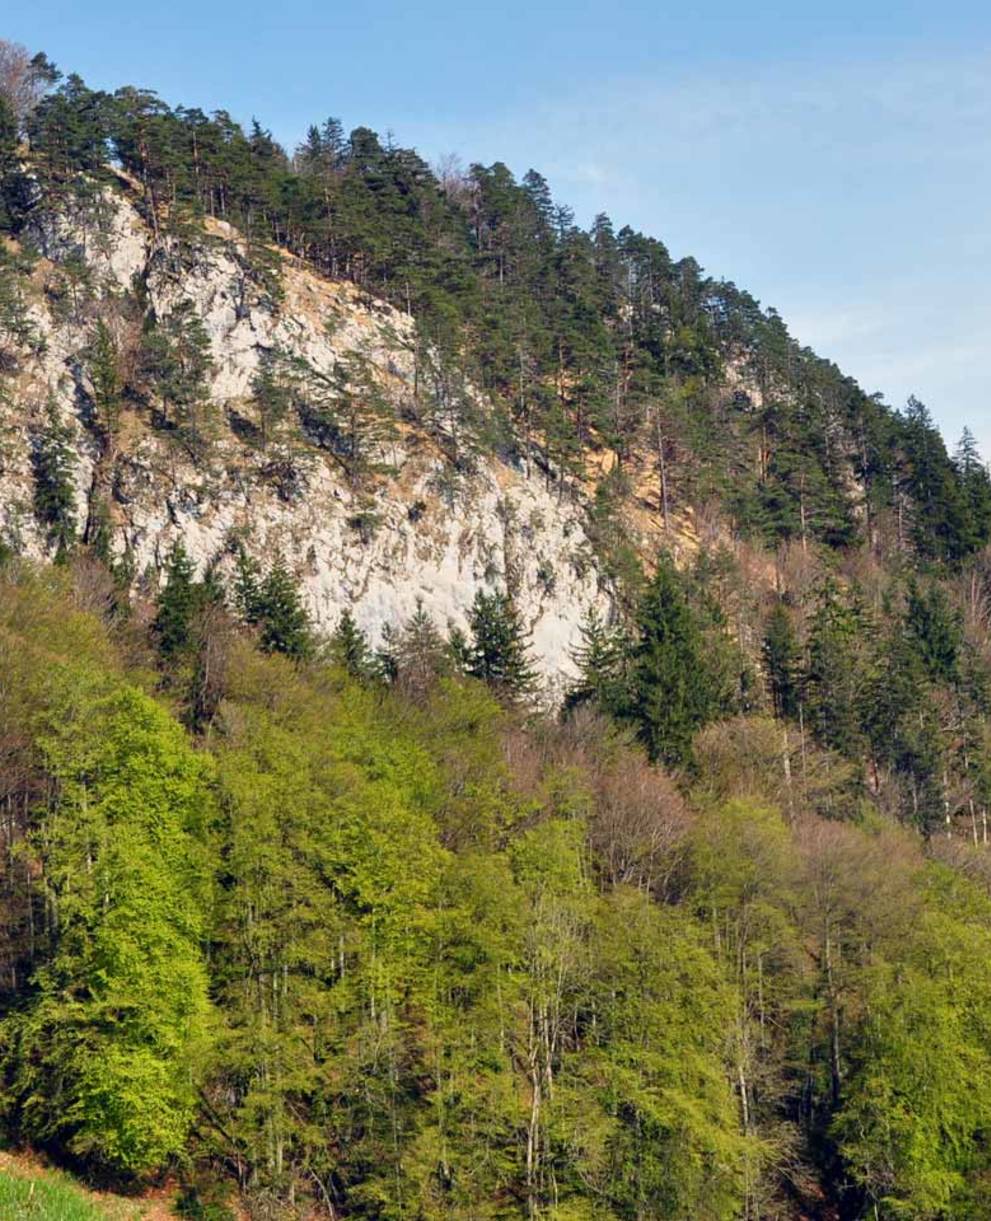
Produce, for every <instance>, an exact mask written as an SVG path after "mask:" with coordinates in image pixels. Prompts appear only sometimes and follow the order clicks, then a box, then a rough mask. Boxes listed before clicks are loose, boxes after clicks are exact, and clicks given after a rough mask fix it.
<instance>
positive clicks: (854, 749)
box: [804, 582, 869, 758]
mask: <svg viewBox="0 0 991 1221" xmlns="http://www.w3.org/2000/svg"><path fill="white" fill-rule="evenodd" d="M868 631H869V625H868V622H867V619H866V616H865V615H864V612H863V608H862V607H861V606H860V605H859V603H858V602H857V600H856V599H855V598H851V597H848V596H847V595H846V594H845V592H844V591H841V590H840V589H839V588H838V587H837V586H836V585H835V584H833V583H832V582H829V583H827V584H826V585H825V586H824V587H823V588H822V589H821V590H820V592H819V597H818V603H817V605H816V609H815V611H814V613H813V615H812V617H811V620H810V622H809V640H808V669H807V671H806V674H805V684H804V685H805V700H806V706H807V713H808V720H809V724H810V726H811V727H812V730H813V732H814V733H815V734H816V735H817V736H818V738H819V740H820V741H821V742H822V743H823V744H824V745H825V746H829V747H831V748H832V749H833V750H837V751H839V752H840V753H841V754H844V755H848V756H850V757H851V758H852V757H855V756H856V755H857V753H858V751H859V750H860V747H861V729H860V722H859V717H858V712H859V701H860V692H861V687H862V684H863V683H864V681H865V680H866V676H867V673H868V669H867V666H866V664H865V663H866V660H867V657H868V652H867V649H866V646H867V643H868V641H867V633H868Z"/></svg>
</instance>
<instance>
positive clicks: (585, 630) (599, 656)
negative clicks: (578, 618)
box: [565, 606, 630, 713]
mask: <svg viewBox="0 0 991 1221" xmlns="http://www.w3.org/2000/svg"><path fill="white" fill-rule="evenodd" d="M579 631H580V634H581V644H579V645H578V647H577V648H576V649H575V651H574V652H573V653H572V659H573V661H574V663H575V665H576V666H577V667H578V671H579V678H578V681H577V682H576V683H575V685H574V686H573V687H572V688H571V690H570V691H569V692H568V694H567V696H566V697H565V708H566V709H572V708H576V707H578V706H579V705H580V704H585V703H588V702H590V701H594V702H595V703H597V704H598V705H599V707H600V708H601V709H602V710H603V711H604V712H611V713H618V712H620V711H621V710H622V709H623V708H624V706H625V705H626V703H627V700H628V692H627V690H626V677H627V660H628V657H629V651H630V644H629V641H628V640H627V639H626V638H625V636H624V635H623V633H622V632H621V631H619V630H618V629H617V628H614V627H609V626H608V625H607V624H606V623H604V622H603V619H602V616H601V614H600V613H599V611H598V609H597V607H595V606H593V607H591V608H590V610H589V612H588V615H587V617H586V619H585V621H584V622H583V623H582V625H581V627H580V628H579Z"/></svg>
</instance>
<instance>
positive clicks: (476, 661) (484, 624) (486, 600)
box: [466, 590, 537, 703]
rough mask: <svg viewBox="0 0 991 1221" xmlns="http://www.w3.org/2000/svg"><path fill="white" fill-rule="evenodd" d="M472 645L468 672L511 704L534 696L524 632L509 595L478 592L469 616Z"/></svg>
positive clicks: (533, 680)
mask: <svg viewBox="0 0 991 1221" xmlns="http://www.w3.org/2000/svg"><path fill="white" fill-rule="evenodd" d="M468 622H469V626H470V628H471V646H470V649H469V653H468V661H467V667H466V670H467V673H468V674H470V675H471V677H472V678H478V679H481V680H482V682H484V683H487V684H488V685H489V686H490V687H491V688H492V690H493V691H494V692H495V693H496V694H497V695H498V696H499V698H500V699H503V700H506V701H508V702H510V703H512V702H519V701H523V700H525V699H526V698H527V697H528V696H530V695H531V694H532V693H533V690H534V687H535V685H536V681H537V680H536V674H535V673H534V670H533V667H532V666H531V664H530V659H529V657H528V655H527V653H528V647H527V642H526V633H525V630H524V628H523V625H522V623H521V622H520V619H519V615H518V613H517V611H516V608H515V606H514V605H513V602H512V599H511V598H510V597H509V595H508V594H503V593H491V594H487V593H485V592H484V590H479V591H478V593H477V594H476V595H475V601H474V603H473V604H472V607H471V610H470V611H469V613H468Z"/></svg>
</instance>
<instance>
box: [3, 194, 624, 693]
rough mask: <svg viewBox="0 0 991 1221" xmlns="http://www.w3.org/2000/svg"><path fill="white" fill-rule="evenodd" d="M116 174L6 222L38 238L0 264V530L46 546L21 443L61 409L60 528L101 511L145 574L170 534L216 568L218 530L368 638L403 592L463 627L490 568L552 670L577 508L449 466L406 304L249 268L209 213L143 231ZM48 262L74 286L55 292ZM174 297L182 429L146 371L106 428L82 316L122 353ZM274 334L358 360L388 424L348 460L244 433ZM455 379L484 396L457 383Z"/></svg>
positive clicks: (131, 350)
mask: <svg viewBox="0 0 991 1221" xmlns="http://www.w3.org/2000/svg"><path fill="white" fill-rule="evenodd" d="M127 191H128V188H127V186H126V184H125V183H123V182H122V183H120V184H119V185H118V186H117V187H115V188H112V187H105V188H103V189H102V190H101V191H100V193H99V194H98V195H97V196H96V197H95V198H94V199H91V200H89V201H87V206H86V208H85V209H82V208H80V209H77V210H76V211H75V212H73V211H72V210H71V209H66V210H65V211H62V212H50V211H47V210H46V211H41V212H40V214H38V215H36V216H34V217H33V218H32V221H31V223H30V224H29V225H28V226H27V227H26V228H25V230H24V232H23V233H22V235H21V247H22V248H23V247H24V246H33V247H34V248H36V249H37V250H38V252H39V254H40V256H41V257H40V258H39V259H38V260H37V262H36V263H35V264H34V266H33V267H32V268H31V270H30V273H29V274H26V273H24V274H20V275H18V274H16V273H14V272H13V271H11V269H10V268H9V267H8V268H7V270H6V273H5V274H6V275H7V277H8V289H7V291H8V292H9V293H13V294H14V295H15V296H16V298H18V299H19V300H21V301H22V302H23V306H24V321H25V328H26V329H25V330H24V332H23V336H22V339H21V341H20V342H18V341H17V339H16V336H15V337H14V342H13V343H10V344H9V346H8V348H7V360H8V365H9V366H10V367H11V368H14V367H16V374H14V375H12V376H11V375H9V376H8V378H7V393H6V395H5V397H4V402H3V406H2V408H0V410H2V426H3V428H4V431H5V434H6V435H7V436H8V437H9V438H11V440H10V442H9V443H8V446H7V449H6V454H5V461H4V463H3V470H2V473H0V512H2V520H3V531H4V537H5V540H6V542H7V544H8V545H9V546H11V547H14V548H16V550H18V551H22V552H24V553H26V554H29V555H34V556H45V555H51V554H52V551H53V544H51V543H50V542H47V541H46V534H45V527H44V523H43V522H41V521H39V519H38V514H37V513H36V512H35V511H34V508H33V503H34V500H35V497H36V488H37V478H38V471H37V467H38V461H37V449H38V446H39V445H41V444H43V434H44V432H45V429H46V427H53V426H58V425H62V426H66V427H68V429H69V430H70V433H69V435H68V437H67V440H68V444H69V445H70V447H71V449H72V451H73V452H74V454H75V455H76V456H77V459H78V460H77V461H75V462H74V463H73V464H72V465H73V467H74V470H73V481H74V505H73V506H72V512H73V514H74V516H75V518H76V519H77V521H78V524H79V530H80V533H81V535H82V536H83V537H85V538H89V539H92V538H93V537H94V536H95V533H96V531H97V529H98V526H99V527H100V528H102V529H103V530H104V531H105V532H106V535H107V541H108V544H109V549H110V552H111V553H112V555H113V556H114V557H115V558H116V559H117V560H126V563H127V566H128V569H129V571H131V572H132V573H133V574H134V577H135V579H137V580H138V581H140V582H144V584H145V586H146V587H147V586H149V585H150V586H152V587H154V586H155V585H156V584H157V580H158V574H159V572H160V570H161V569H162V567H163V564H164V561H165V558H166V557H167V555H168V553H169V551H170V549H171V547H172V545H173V543H174V542H175V541H176V540H178V539H182V540H183V542H184V544H185V546H186V549H187V551H188V552H189V554H190V556H191V558H192V559H193V560H194V562H195V564H196V566H197V567H198V568H199V569H200V570H201V571H202V570H204V569H205V568H206V567H207V566H208V565H212V564H214V563H217V562H219V563H220V564H221V566H222V567H223V566H229V564H230V562H231V554H232V548H233V546H234V544H235V543H237V544H239V545H242V546H243V547H244V548H245V550H246V551H247V553H248V554H249V555H251V556H254V557H256V558H258V559H259V560H260V561H262V562H263V563H264V564H267V563H269V562H270V561H271V559H272V558H273V557H274V556H275V555H279V556H281V557H282V558H283V559H284V560H285V561H286V563H287V564H288V565H289V567H290V568H291V570H292V571H293V572H294V573H295V574H296V576H297V577H298V579H299V581H300V583H301V587H302V589H303V592H304V596H305V601H306V603H307V606H308V608H309V609H310V611H311V613H312V615H313V618H314V620H315V622H316V624H317V625H318V626H319V627H321V628H325V629H331V628H333V626H334V625H335V623H336V621H337V619H338V618H339V616H340V614H341V612H342V610H343V609H344V608H345V607H348V608H351V607H353V609H354V613H355V617H356V620H357V622H358V623H359V625H360V626H362V627H363V628H365V629H366V630H367V631H368V632H369V634H370V635H371V637H372V639H373V640H374V641H376V642H377V641H378V640H379V639H380V638H381V630H382V628H383V627H384V626H385V625H387V624H395V623H397V622H401V621H402V620H404V619H406V618H407V617H408V616H409V615H410V614H411V613H412V612H413V611H414V609H415V607H416V605H417V603H418V602H422V604H423V607H424V609H425V610H426V611H427V612H428V613H429V614H430V615H431V616H432V617H433V618H434V619H435V621H436V622H437V623H438V624H439V625H440V626H442V627H443V626H445V625H448V624H453V625H456V626H463V625H464V622H465V612H466V610H467V608H468V607H469V606H470V605H471V603H472V600H473V598H474V596H475V593H476V591H477V590H479V589H486V588H489V587H492V586H495V585H503V584H504V585H506V586H507V587H508V588H509V589H510V590H511V591H512V592H513V594H514V597H515V599H516V602H517V606H518V608H519V611H520V613H521V615H522V616H523V619H524V621H525V623H526V625H527V627H528V628H530V629H531V630H532V639H533V648H534V654H535V659H536V660H537V661H538V662H539V665H540V668H541V670H542V672H543V673H544V675H545V676H546V677H547V678H549V679H557V678H559V677H560V676H561V675H566V674H569V673H570V672H571V662H570V654H571V652H572V650H573V649H574V646H575V645H576V643H577V639H578V625H579V624H580V622H581V621H582V618H583V616H585V615H586V613H587V612H588V610H589V608H590V607H592V606H598V607H599V608H600V609H605V608H606V606H607V603H608V599H607V596H606V594H605V591H604V589H603V582H602V580H601V578H600V576H599V573H598V571H597V568H596V564H595V559H594V555H593V552H592V547H591V544H590V542H589V538H588V536H587V534H586V530H585V522H584V514H583V511H582V509H581V506H580V504H578V503H576V502H575V501H574V499H573V498H570V497H567V496H563V495H562V494H561V489H560V488H558V487H555V486H554V485H553V484H552V483H550V482H549V481H548V480H547V479H546V478H545V477H543V476H542V475H540V474H539V473H537V472H534V473H533V474H532V475H531V476H529V477H528V475H527V473H526V472H525V471H524V470H523V469H521V467H520V466H519V464H510V463H507V462H500V461H499V460H498V459H496V458H495V457H493V456H483V457H481V458H479V459H478V460H475V461H472V462H471V463H470V464H469V463H464V464H462V468H461V469H456V468H455V467H453V466H452V464H451V462H450V461H449V460H448V459H447V458H446V457H445V455H444V454H443V453H442V452H441V450H440V449H439V447H438V445H437V443H436V441H435V440H434V439H433V438H432V437H431V436H430V435H429V433H428V430H427V429H426V428H425V427H423V426H422V422H420V421H418V419H417V413H416V409H415V405H414V401H413V400H414V381H415V379H416V378H417V376H418V370H417V368H416V361H417V359H419V360H420V361H421V363H422V361H423V356H422V354H420V355H419V356H417V349H418V340H417V334H416V326H415V323H414V322H413V320H412V319H411V318H410V317H409V316H408V315H405V314H402V313H399V312H398V311H396V310H395V309H393V308H391V307H390V306H388V305H386V304H385V303H383V302H381V301H376V300H375V299H374V298H371V297H368V296H367V295H366V294H363V293H361V292H360V291H359V290H358V289H357V288H355V287H354V286H353V285H350V284H347V283H341V282H335V281H331V280H327V279H326V278H324V277H321V276H320V275H318V274H317V273H316V272H314V271H311V270H310V269H308V268H306V267H305V266H304V265H302V264H300V263H299V262H298V261H296V260H293V259H291V258H289V257H287V256H284V255H272V254H269V256H268V265H267V267H266V268H265V269H264V271H263V272H259V271H257V270H256V269H255V268H254V267H253V266H252V262H251V256H250V255H249V252H248V251H247V250H246V246H245V243H244V241H243V240H242V239H240V238H239V236H238V235H237V233H236V232H235V231H234V230H233V229H231V227H230V226H228V225H226V224H224V223H222V222H218V221H212V222H209V223H208V225H207V226H206V227H204V228H202V229H200V228H193V229H192V230H190V231H188V232H187V233H185V234H184V235H183V237H182V238H174V237H159V238H156V236H155V234H154V233H153V231H152V230H151V229H150V228H149V226H148V225H147V224H146V223H145V222H144V221H143V219H142V218H141V216H140V215H139V213H138V211H137V210H136V208H135V207H134V205H133V203H132V202H131V201H130V200H129V198H128V194H127ZM67 269H70V271H71V274H72V275H73V276H75V277H77V278H78V279H79V280H80V281H81V282H82V281H84V282H85V287H84V288H79V289H78V290H75V291H72V292H70V296H69V297H63V296H61V295H60V294H61V293H62V291H63V283H64V280H63V278H64V277H65V276H66V275H67V274H68V273H67ZM138 302H140V304H138ZM184 311H185V312H187V313H190V314H191V315H192V316H193V317H194V318H195V319H196V321H197V323H198V324H201V325H202V329H203V333H204V334H205V337H206V339H207V341H208V353H207V355H208V359H209V365H210V367H209V369H208V370H207V372H206V376H205V385H204V388H203V394H202V400H203V408H202V410H203V414H204V416H206V417H208V421H207V422H206V423H205V424H204V427H203V431H204V439H203V443H202V444H199V441H197V443H196V444H192V445H191V444H184V443H183V442H182V440H177V438H176V436H175V435H173V434H170V433H169V432H168V431H167V429H163V428H158V429H156V428H154V427H152V426H151V425H150V423H149V416H150V407H151V406H153V405H154V402H155V399H154V391H152V392H151V393H150V394H149V399H148V400H146V401H144V402H140V401H138V399H137V395H138V394H140V393H141V390H140V389H138V390H135V391H133V393H134V396H135V397H134V399H133V400H132V401H130V402H127V401H124V402H123V403H122V410H121V412H120V424H119V427H118V430H117V435H115V436H113V437H112V438H108V437H107V435H106V433H105V431H101V427H100V421H99V418H98V417H99V409H98V407H97V406H96V403H95V401H94V396H95V395H96V394H97V391H96V390H95V389H94V384H93V376H94V373H93V367H92V360H90V359H89V358H88V356H87V352H88V351H89V350H90V348H89V346H88V345H90V344H91V342H92V336H93V332H94V327H95V326H96V325H97V324H98V323H100V322H102V323H103V324H104V325H105V326H106V327H107V329H108V330H109V332H110V334H111V336H112V338H113V344H114V350H115V353H116V355H115V359H116V360H117V362H118V363H119V364H120V366H121V367H124V366H125V365H129V366H130V367H131V368H133V367H134V366H135V364H136V363H139V362H140V360H141V355H140V348H141V344H142V338H143V337H146V336H147V333H148V331H149V330H150V329H151V330H153V329H154V326H155V325H156V324H161V322H162V321H163V320H166V321H167V320H168V319H170V318H173V317H177V316H181V315H183V313H184ZM273 353H277V354H278V359H279V361H280V365H281V367H282V368H283V369H286V370H292V371H293V376H295V377H296V378H297V379H298V378H300V377H302V378H305V379H307V380H309V381H311V382H319V383H320V384H321V385H324V386H332V387H333V388H334V392H335V393H338V394H339V393H341V392H342V390H341V385H340V383H338V382H335V380H334V379H335V378H337V377H338V376H339V374H340V371H341V370H343V369H345V368H348V367H349V366H348V362H349V361H357V362H360V363H361V370H362V374H361V376H363V377H364V378H365V384H364V386H363V390H362V393H364V394H365V395H366V396H369V395H376V396H381V403H380V404H379V408H380V410H381V413H382V415H383V418H384V419H386V420H387V421H388V428H387V429H385V430H383V435H381V436H376V437H374V438H373V439H372V440H371V441H370V442H369V447H370V449H371V450H373V451H374V452H373V453H370V454H369V460H368V463H367V466H368V468H369V469H368V470H367V471H365V472H363V473H362V477H361V478H360V480H359V479H356V478H354V477H351V475H350V474H349V472H348V471H347V469H346V467H345V466H342V462H341V457H340V450H339V449H337V450H335V448H334V442H333V440H332V441H331V442H329V443H328V444H327V445H322V444H321V442H320V438H319V437H315V436H314V434H313V431H312V429H311V430H310V431H309V432H307V428H306V424H305V421H304V423H302V424H300V423H299V422H298V421H297V419H296V415H295V413H294V414H293V420H292V421H291V422H290V421H288V420H287V421H280V422H279V435H278V436H277V437H275V438H269V439H268V440H267V441H266V443H265V444H264V445H262V444H261V442H260V440H259V437H258V434H257V429H256V427H255V425H254V424H253V423H252V420H253V419H254V418H255V417H256V401H255V400H256V388H257V379H258V377H259V369H260V367H261V363H262V362H263V361H264V360H265V358H266V357H271V355H272V354H273ZM351 368H352V370H353V366H351ZM349 376H353V373H352V374H349ZM419 376H420V377H421V378H422V377H423V372H422V369H421V370H420V371H419ZM139 378H140V374H138V375H136V377H135V385H138V384H139V381H138V379H139ZM462 392H463V393H465V394H468V395H472V396H474V397H475V398H477V399H478V407H479V410H480V411H484V410H485V406H484V401H483V400H482V399H481V397H480V396H479V395H478V392H477V391H474V390H472V389H471V388H470V387H466V388H465V389H464V390H463V391H462ZM124 393H126V391H124V390H122V395H123V394H124ZM369 410H371V408H369ZM207 434H208V435H207ZM101 515H102V517H101ZM98 518H100V521H99V522H98ZM104 518H105V519H106V520H103V519H104Z"/></svg>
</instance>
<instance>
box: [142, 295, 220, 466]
mask: <svg viewBox="0 0 991 1221" xmlns="http://www.w3.org/2000/svg"><path fill="white" fill-rule="evenodd" d="M141 372H142V375H143V377H144V380H145V385H146V386H147V390H148V393H149V395H150V396H151V397H153V398H156V399H158V401H159V402H160V403H161V406H162V419H163V420H164V422H165V424H166V425H167V426H168V427H170V428H171V429H173V430H174V431H175V432H176V434H177V435H178V436H179V437H181V438H182V440H183V441H185V442H186V443H187V444H188V445H189V446H191V447H193V448H194V449H200V448H202V446H203V444H204V443H205V441H206V440H207V437H208V428H207V423H208V415H209V399H208V393H207V391H208V379H209V377H210V375H211V373H212V372H213V361H212V360H211V357H210V339H209V336H208V335H207V333H206V328H205V327H204V325H203V322H202V320H201V318H200V317H199V315H198V314H197V313H196V311H195V309H194V307H193V304H192V302H191V301H183V302H180V304H179V305H177V306H176V308H175V309H174V310H173V311H172V313H170V314H168V315H166V316H165V317H164V318H159V319H155V320H153V324H152V325H150V326H149V327H148V328H147V329H146V332H145V335H144V337H143V340H142V348H141Z"/></svg>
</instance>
